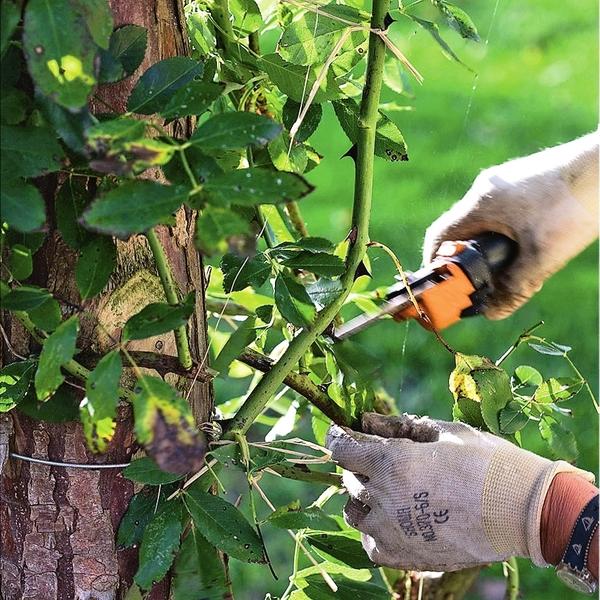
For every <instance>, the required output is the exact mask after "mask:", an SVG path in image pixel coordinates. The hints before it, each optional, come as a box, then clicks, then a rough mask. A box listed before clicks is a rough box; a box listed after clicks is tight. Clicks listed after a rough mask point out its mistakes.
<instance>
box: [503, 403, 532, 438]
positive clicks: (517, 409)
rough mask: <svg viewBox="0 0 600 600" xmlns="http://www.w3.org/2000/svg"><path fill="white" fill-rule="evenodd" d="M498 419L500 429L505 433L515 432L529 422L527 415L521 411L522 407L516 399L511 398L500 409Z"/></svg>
mask: <svg viewBox="0 0 600 600" xmlns="http://www.w3.org/2000/svg"><path fill="white" fill-rule="evenodd" d="M499 419H500V431H501V432H502V433H505V434H511V433H516V432H517V431H519V430H521V429H523V427H525V425H527V423H528V422H529V417H528V416H527V414H525V412H523V407H522V406H521V405H520V404H519V403H518V402H517V401H516V400H511V401H510V402H509V403H508V404H507V405H506V406H505V407H504V408H503V409H502V410H501V411H500V415H499Z"/></svg>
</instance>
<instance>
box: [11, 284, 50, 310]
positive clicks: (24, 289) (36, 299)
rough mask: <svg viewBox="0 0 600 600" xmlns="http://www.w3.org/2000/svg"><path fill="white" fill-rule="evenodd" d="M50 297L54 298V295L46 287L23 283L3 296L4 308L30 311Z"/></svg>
mask: <svg viewBox="0 0 600 600" xmlns="http://www.w3.org/2000/svg"><path fill="white" fill-rule="evenodd" d="M49 298H52V295H51V294H50V292H49V291H48V290H46V289H43V288H39V287H37V286H33V285H22V286H20V287H17V288H14V289H12V290H11V291H10V292H8V294H6V296H4V297H3V298H2V308H3V309H4V310H13V311H14V310H24V311H27V312H28V311H30V310H32V309H34V308H38V307H39V306H42V304H44V302H46V301H47V300H48V299H49Z"/></svg>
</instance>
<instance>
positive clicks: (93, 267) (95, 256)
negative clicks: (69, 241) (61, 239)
mask: <svg viewBox="0 0 600 600" xmlns="http://www.w3.org/2000/svg"><path fill="white" fill-rule="evenodd" d="M116 263H117V247H116V246H115V243H114V242H113V241H112V239H111V238H110V237H106V236H100V235H97V236H94V237H93V238H92V239H91V240H90V241H89V242H88V243H87V244H86V245H85V246H84V247H83V249H82V250H81V255H80V257H79V260H78V261H77V267H76V268H75V281H76V282H77V289H78V290H79V293H80V294H81V298H82V299H83V300H87V299H88V298H93V297H94V296H96V295H98V294H99V293H100V292H101V291H102V290H103V289H104V287H105V286H106V284H107V283H108V280H109V279H110V276H111V274H112V272H113V270H114V268H115V265H116Z"/></svg>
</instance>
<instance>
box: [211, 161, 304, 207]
mask: <svg viewBox="0 0 600 600" xmlns="http://www.w3.org/2000/svg"><path fill="white" fill-rule="evenodd" d="M203 189H204V191H205V192H206V193H207V195H208V198H207V200H208V202H209V203H211V204H217V205H229V204H236V205H238V206H255V205H258V204H280V203H284V202H291V201H292V200H299V199H300V198H303V197H304V196H306V195H307V194H310V192H312V191H313V189H314V188H313V186H312V185H310V184H309V183H308V181H306V179H304V178H303V177H301V176H300V175H297V174H295V173H281V172H278V171H269V170H267V169H263V168H261V167H254V168H250V169H237V170H235V171H229V172H227V173H224V174H223V175H217V176H215V177H213V178H212V179H210V180H209V181H207V182H206V183H205V184H204V187H203Z"/></svg>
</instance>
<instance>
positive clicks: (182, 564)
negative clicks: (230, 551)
mask: <svg viewBox="0 0 600 600" xmlns="http://www.w3.org/2000/svg"><path fill="white" fill-rule="evenodd" d="M171 594H172V595H173V600H199V599H200V598H201V599H202V600H223V599H224V598H227V597H228V595H229V589H228V584H227V576H226V574H225V570H224V568H223V563H222V562H221V558H220V557H219V553H218V551H217V549H216V548H215V547H214V546H213V545H212V544H210V543H209V542H208V540H207V539H206V538H205V537H204V536H203V535H201V534H200V532H199V531H198V529H197V528H196V527H194V526H192V528H191V530H190V532H189V534H188V536H187V537H186V538H185V540H183V543H182V544H181V550H180V552H179V554H178V555H177V560H176V562H175V573H174V579H173V584H172V586H171Z"/></svg>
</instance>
